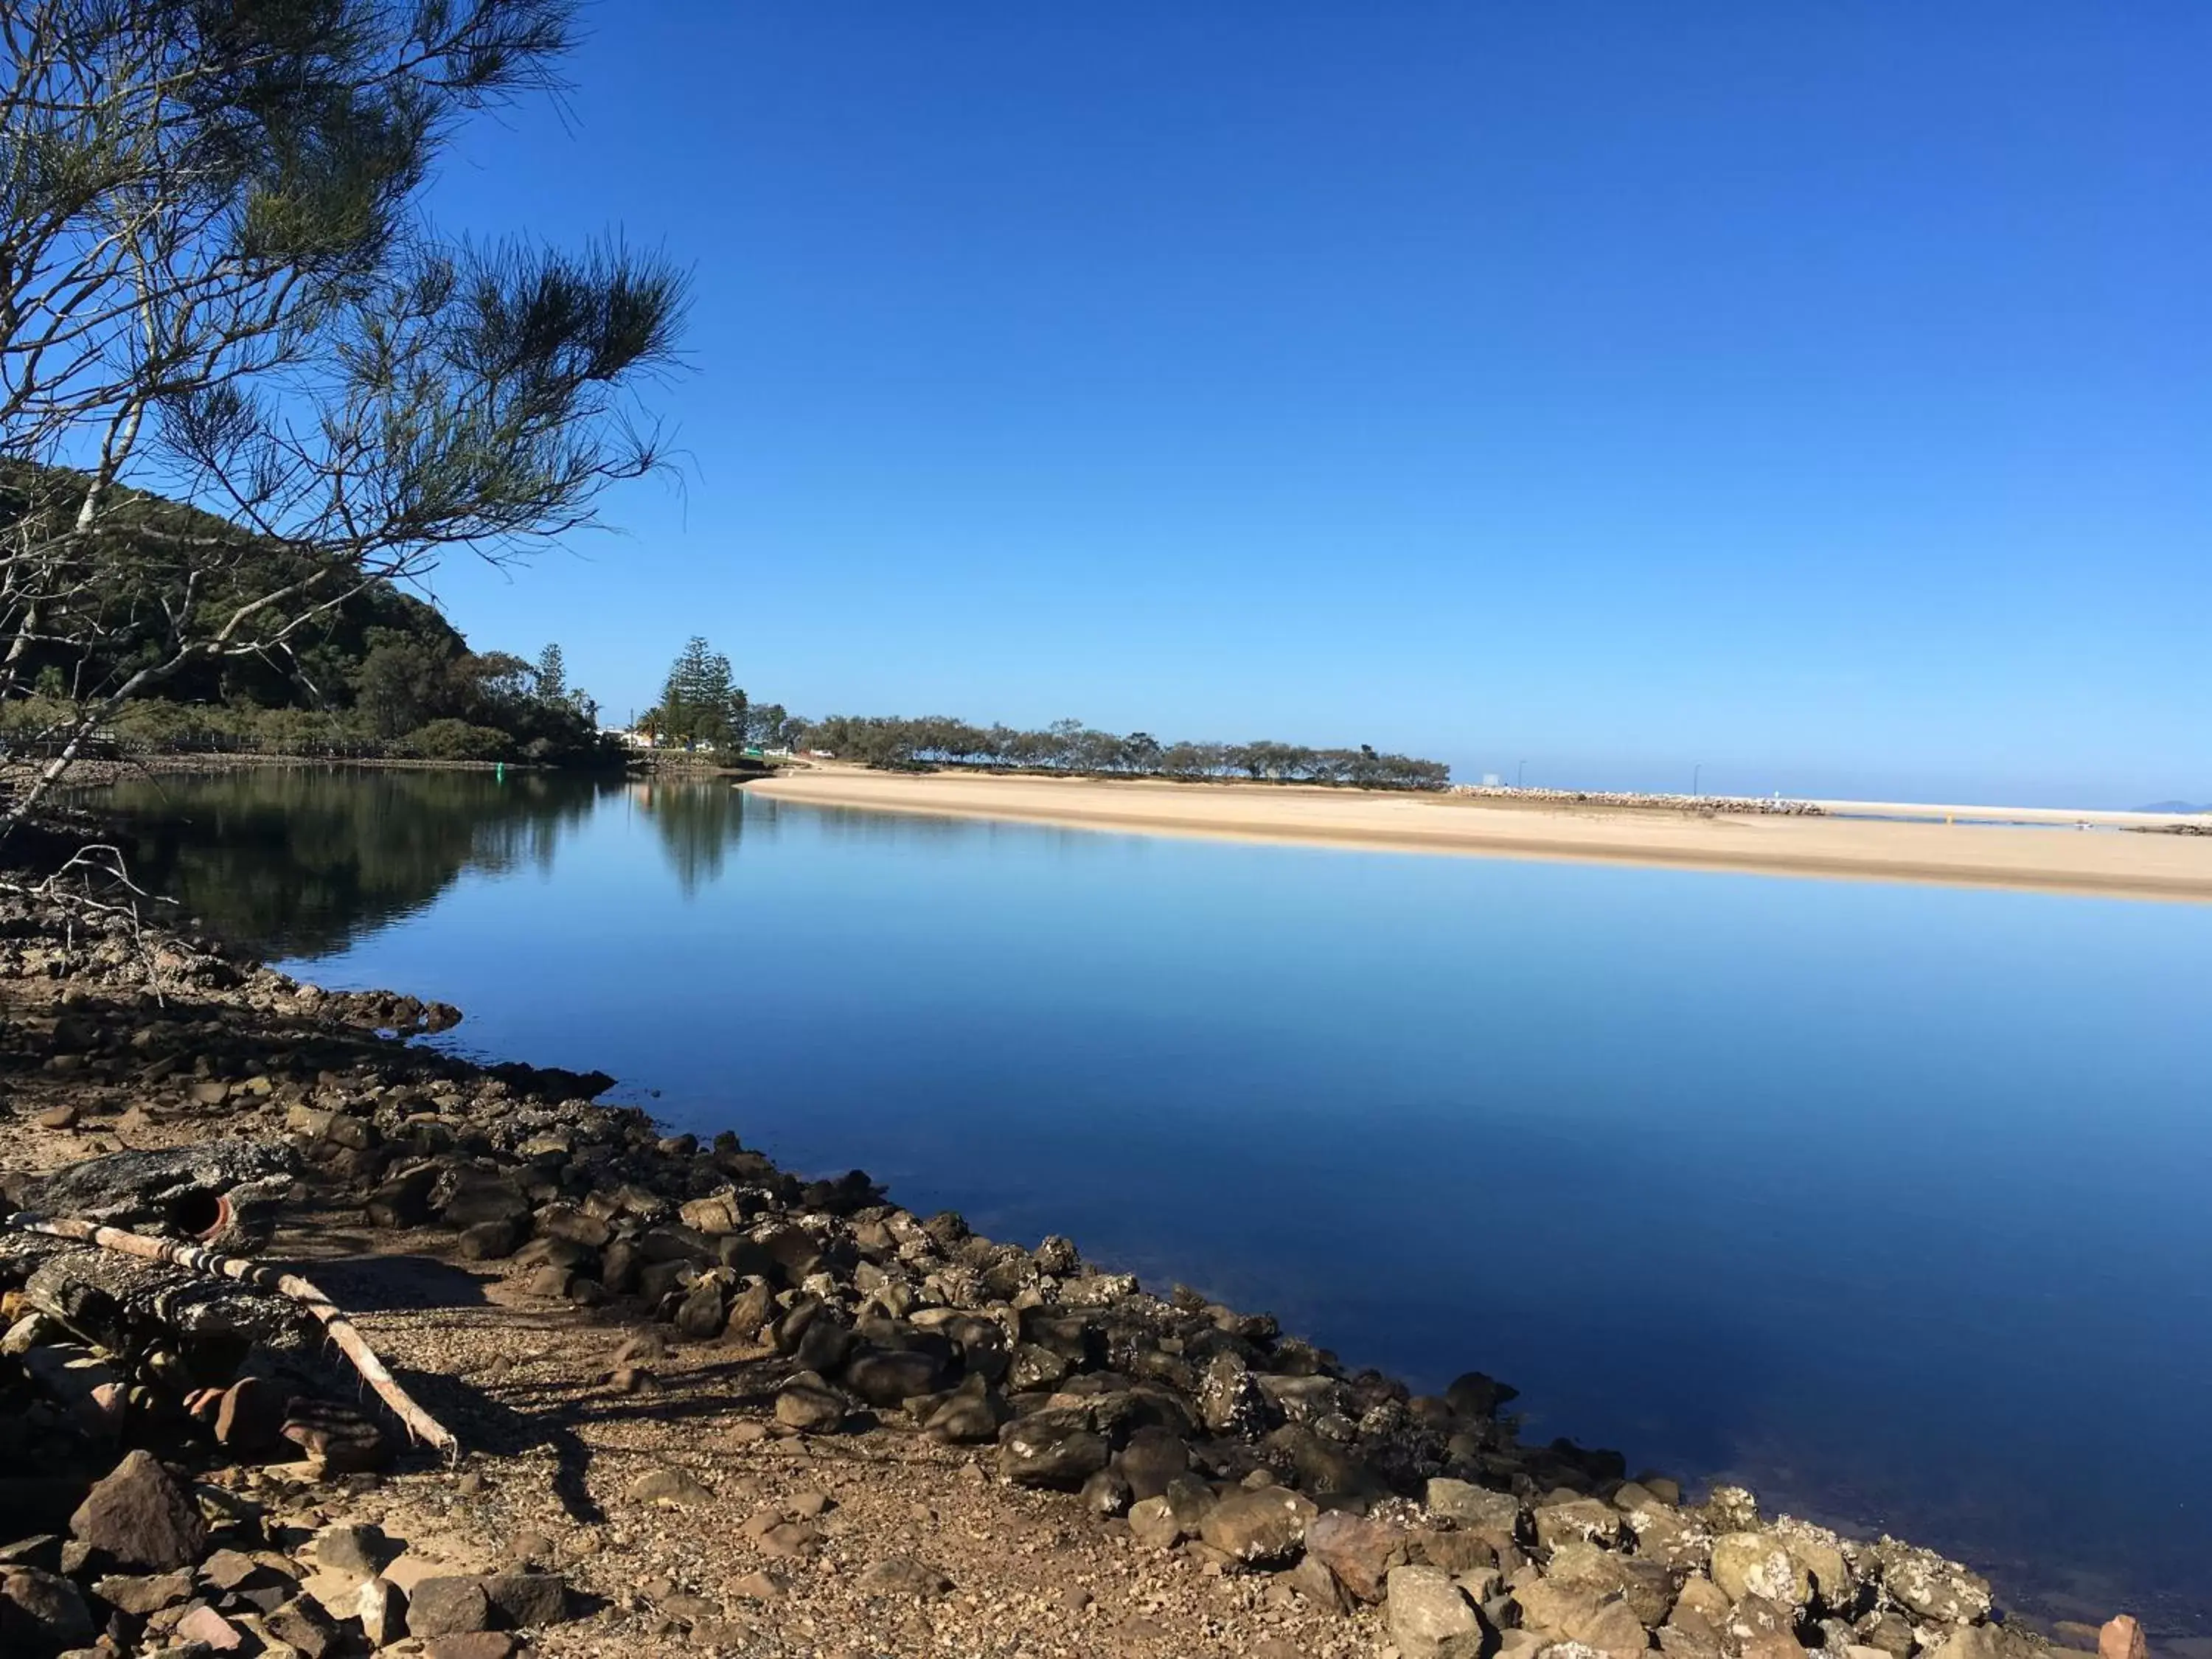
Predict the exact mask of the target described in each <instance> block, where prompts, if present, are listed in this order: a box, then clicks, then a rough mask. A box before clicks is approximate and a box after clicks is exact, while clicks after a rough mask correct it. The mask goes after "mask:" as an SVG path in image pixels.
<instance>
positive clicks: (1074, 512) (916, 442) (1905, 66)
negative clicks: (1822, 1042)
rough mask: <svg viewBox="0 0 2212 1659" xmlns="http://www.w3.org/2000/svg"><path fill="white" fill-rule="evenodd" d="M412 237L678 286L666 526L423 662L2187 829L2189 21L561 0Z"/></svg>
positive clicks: (446, 592) (2210, 779)
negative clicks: (2162, 811)
mask: <svg viewBox="0 0 2212 1659" xmlns="http://www.w3.org/2000/svg"><path fill="white" fill-rule="evenodd" d="M586 22H587V27H588V28H589V29H590V30H591V32H592V38H591V40H589V41H588V43H587V44H586V46H585V48H584V50H583V51H582V52H580V54H579V56H578V57H577V58H576V59H575V60H574V63H573V64H572V66H571V69H572V74H573V78H574V82H575V88H574V92H573V94H572V95H571V96H570V97H569V98H568V100H567V104H566V110H565V116H563V115H562V114H561V113H558V112H555V111H554V110H552V109H550V107H532V108H525V109H520V110H516V111H513V112H509V113H508V114H507V115H506V116H505V117H503V118H501V120H500V121H499V122H498V123H497V124H495V125H478V126H476V127H473V128H471V129H470V130H468V131H467V133H466V135H465V138H464V141H463V142H462V143H461V144H460V146H459V149H458V150H457V152H456V154H455V155H454V156H453V159H452V161H451V162H450V163H449V164H448V166H447V167H446V169H445V171H444V172H443V173H442V174H441V177H440V179H439V180H438V182H437V185H436V186H435V191H434V192H433V197H432V210H433V212H434V214H435V216H436V217H437V219H438V221H439V222H441V225H443V226H444V227H445V228H448V229H452V230H455V231H461V230H465V231H468V232H470V233H471V234H479V235H484V234H509V233H518V234H520V233H526V234H532V235H538V236H542V237H545V238H550V239H553V240H559V241H564V242H573V241H577V240H582V239H583V238H585V237H586V236H589V235H591V234H596V233H599V232H601V231H604V230H607V229H619V230H620V231H622V232H623V234H625V235H626V236H627V237H628V238H629V240H632V241H634V242H639V243H644V244H647V245H655V246H662V247H665V249H666V250H667V251H668V252H670V253H671V255H673V256H674V257H675V258H677V259H678V261H680V262H681V263H683V264H686V265H687V266H689V267H690V268H691V269H692V270H694V272H695V274H696V304H695V308H694V312H693V318H692V328H691V332H690V342H689V344H690V365H691V367H690V372H688V373H687V374H685V375H684V376H683V377H682V378H681V379H680V380H678V382H677V383H675V384H674V385H672V386H670V387H669V388H667V390H666V391H665V392H664V393H662V394H660V395H659V398H658V403H659V406H660V407H661V408H662V409H663V410H665V413H666V414H667V415H668V416H669V417H670V419H671V422H672V425H673V427H674V428H675V430H676V433H677V435H678V443H679V445H680V447H681V449H682V452H683V465H682V475H681V478H680V481H679V483H678V484H677V485H674V486H671V485H665V484H661V483H644V484H640V485H635V486H631V487H629V488H627V489H623V491H621V492H619V493H618V494H617V495H615V496H613V497H611V499H610V501H608V504H607V506H608V513H609V516H610V517H611V519H612V520H615V521H616V522H617V523H618V524H620V525H621V526H623V532H624V533H623V534H622V535H620V536H615V537H598V538H587V539H585V540H582V541H580V542H578V543H577V544H575V546H574V550H573V552H568V553H562V554H556V555H555V556H552V557H550V558H548V559H546V560H544V561H541V562H538V563H537V564H535V565H533V566H532V567H531V568H528V569H526V570H525V571H523V572H521V573H520V574H513V575H512V576H509V575H506V574H498V573H493V572H489V571H487V570H484V569H483V568H476V567H472V566H470V565H467V564H454V565H451V566H448V567H447V569H446V571H445V572H444V573H443V574H441V577H440V579H439V580H438V583H437V591H438V592H439V594H440V596H441V598H442V599H445V600H446V601H447V604H448V605H449V606H450V608H451V610H452V611H453V615H454V617H455V618H456V620H457V621H458V622H459V623H460V624H461V626H462V627H463V628H464V629H465V630H466V631H467V632H468V633H469V635H470V636H471V639H472V641H475V642H476V643H477V644H479V645H480V646H501V647H509V648H516V649H522V650H526V651H531V652H534V651H535V650H536V648H537V647H538V645H540V644H542V643H543V642H544V641H546V640H548V639H558V640H559V641H561V642H562V645H563V646H564V647H565V648H566V651H567V653H568V664H569V668H570V673H571V678H574V679H575V680H577V681H580V682H581V683H582V684H586V685H587V686H588V687H590V688H591V689H592V690H594V691H595V692H597V693H598V694H599V696H600V697H601V699H602V701H603V702H604V703H605V705H606V708H607V709H608V710H609V712H610V713H611V714H613V715H615V716H617V717H618V716H621V715H623V714H627V712H628V711H629V709H630V708H632V707H634V706H641V705H642V704H644V703H646V702H649V701H650V700H651V699H652V697H653V695H654V692H655V690H656V689H657V686H658V683H659V676H660V674H661V672H662V671H663V670H664V669H665V665H666V663H667V660H668V659H669V658H670V657H671V655H672V654H673V653H674V652H675V650H676V648H677V647H678V645H679V644H680V643H681V642H682V640H683V638H684V635H687V634H689V633H691V632H694V631H697V632H702V633H704V634H706V635H708V636H709V637H710V638H711V639H713V640H714V642H715V643H716V644H717V645H718V646H720V647H722V648H723V649H725V650H726V651H727V652H728V653H729V654H730V655H731V656H732V659H734V661H735V662H736V664H737V665H738V670H739V678H741V680H742V681H743V682H744V684H745V685H746V686H747V687H748V689H749V690H751V691H752V692H753V693H754V694H755V695H756V696H760V697H768V698H774V699H775V700H778V701H781V702H784V703H786V704H787V705H789V706H790V707H791V708H794V709H796V710H798V711H800V712H803V713H807V714H826V713H829V712H833V711H836V712H849V713H878V712H893V711H896V712H905V713H946V714H963V715H965V716H967V717H969V718H970V719H976V720H994V719H1001V720H1011V721H1016V722H1036V723H1042V722H1044V721H1047V720H1052V719H1054V718H1057V717H1059V716H1062V715H1068V714H1073V715H1076V716H1079V717H1081V718H1083V719H1085V720H1090V721H1091V722H1093V723H1095V724H1097V725H1102V726H1110V727H1114V728H1115V729H1122V730H1130V729H1138V728H1142V729H1146V730H1149V731H1152V732H1157V733H1158V734H1160V735H1162V736H1171V735H1182V736H1212V737H1223V738H1243V737H1253V736H1261V735H1267V736H1273V737H1280V738H1291V739H1301V740H1305V741H1310V742H1316V743H1328V744H1336V743H1357V742H1370V743H1373V744H1376V745H1377V746H1379V747H1389V748H1398V749H1406V750H1414V751H1418V752H1422V753H1427V754H1433V755H1437V756H1438V757H1442V758H1445V759H1448V760H1449V761H1451V762H1452V763H1454V765H1455V767H1456V769H1458V771H1459V773H1460V775H1462V777H1468V776H1473V775H1479V774H1480V772H1481V771H1483V770H1486V769H1490V770H1498V771H1501V772H1504V773H1506V774H1507V775H1510V774H1511V773H1512V772H1513V771H1514V769H1515V768H1516V765H1517V763H1520V762H1522V761H1523V760H1526V761H1527V762H1528V777H1529V780H1530V781H1532V782H1534V781H1546V782H1562V783H1596V784H1605V783H1614V784H1623V785H1650V786H1672V787H1686V785H1687V784H1688V782H1689V781H1690V775H1691V769H1692V766H1694V765H1700V764H1701V765H1702V766H1703V768H1704V781H1705V786H1706V787H1709V788H1714V787H1718V788H1744V789H1753V790H1765V789H1771V788H1780V789H1784V790H1788V791H1804V792H1812V793H1819V792H1835V793H1860V794H1887V793H1911V794H1917V795H1921V796H1923V797H1924V796H1928V795H1983V796H1986V795H1991V794H1999V795H2010V796H2015V797H2019V798H2024V799H2037V800H2058V801H2067V802H2078V803H2080V804H2084V805H2088V804H2107V805H2130V804H2135V803H2136V802H2138V801H2141V800H2144V799H2153V798H2158V797H2163V796H2169V795H2176V794H2179V795H2185V796H2188V797H2190V798H2191V799H2208V798H2212V694H2208V691H2207V689H2206V687H2207V684H2208V681H2207V676H2206V672H2205V666H2206V665H2205V661H2204V634H2205V627H2206V619H2207V616H2208V600H2212V339H2208V332H2207V329H2206V309H2207V302H2208V296H2212V189H2208V187H2207V185H2206V182H2205V181H2206V179H2207V178H2208V177H2212V105H2208V104H2207V102H2206V100H2205V99H2204V97H2203V76H2202V66H2203V64H2204V63H2205V62H2206V61H2208V58H2212V9H2206V8H2204V7H2203V5H2201V4H2199V3H2195V0H2190V3H2179V0H2139V3H2135V4H2131V5H2129V6H2126V7H2088V6H2083V5H2080V4H2078V3H2072V0H2068V3H2056V0H2002V3H1996V0H1991V3H1974V0H1954V3H1947V4H1945V5H1943V6H1942V7H1919V8H1895V7H1873V6H1861V5H1846V4H1843V3H1805V4H1799V5H1790V6H1775V5H1771V4H1766V3H1761V0H1731V3H1720V0H1673V3H1669V4H1668V5H1665V6H1653V5H1648V4H1644V3H1641V0H1612V3H1578V0H1558V3H1550V4H1547V5H1544V6H1541V7H1533V6H1522V7H1512V6H1469V5H1464V4H1457V3H1449V4H1447V3H1423V0H1396V3H1393V4H1391V5H1389V6H1387V7H1376V6H1366V5H1356V4H1352V3H1350V0H1340V3H1334V4H1328V5H1322V4H1311V3H1304V0H1268V3H1265V4H1261V3H1256V0H1253V3H1228V0H1223V3H1215V4H1208V5H1202V6H1192V5H1189V4H1187V3H1173V0H1119V3H1116V4H1114V5H1112V6H1105V5H1092V6H1087V7H1078V6H1039V5H1036V4H1034V3H1011V0H972V3H965V4H963V5H960V6H957V7H951V8H947V7H918V6H902V5H893V4H889V3H881V0H879V3H875V4H871V5H862V4H855V3H847V0H808V3H805V4H803V5H802V4H796V3H784V4H778V5H767V4H760V3H744V4H728V3H707V0H701V3H651V4H641V5H635V6H625V7H615V6H612V5H606V4H602V5H599V6H597V7H595V8H592V9H590V10H588V11H587V14H586Z"/></svg>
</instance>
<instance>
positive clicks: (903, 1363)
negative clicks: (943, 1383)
mask: <svg viewBox="0 0 2212 1659" xmlns="http://www.w3.org/2000/svg"><path fill="white" fill-rule="evenodd" d="M942 1375H943V1373H942V1370H941V1369H940V1367H939V1362H938V1358H937V1356H936V1355H934V1354H932V1353H925V1352H919V1351H916V1350H912V1349H905V1350H900V1349H894V1350H890V1351H888V1352H882V1351H874V1352H863V1353H860V1354H857V1355H855V1356H854V1358H852V1359H850V1360H848V1361H847V1362H846V1365H845V1386H846V1387H847V1388H848V1389H851V1390H852V1391H853V1392H854V1394H857V1395H860V1398H861V1399H863V1400H865V1401H867V1402H868V1403H869V1404H870V1405H872V1406H896V1405H898V1404H900V1403H901V1402H902V1401H908V1400H913V1399H915V1398H917V1397H919V1396H921V1395H927V1394H930V1393H932V1392H933V1391H934V1390H935V1389H936V1388H937V1385H938V1383H939V1379H940V1377H941V1376H942Z"/></svg>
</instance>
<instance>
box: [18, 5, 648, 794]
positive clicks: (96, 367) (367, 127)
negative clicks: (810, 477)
mask: <svg viewBox="0 0 2212 1659" xmlns="http://www.w3.org/2000/svg"><path fill="white" fill-rule="evenodd" d="M570 21H571V9H570V6H569V4H568V0H460V3H453V0H255V3H252V4H251V5H245V4H234V3H212V4H211V3H208V0H21V3H15V4H10V5H9V6H8V7H7V8H6V11H5V27H4V29H0V77H4V80H0V708H4V706H5V705H6V704H7V703H8V702H10V701H11V700H15V699H18V698H21V697H24V696H29V695H31V694H32V693H33V691H34V690H36V689H38V688H39V687H40V684H41V683H42V682H44V683H46V686H47V688H48V689H52V675H51V674H50V673H49V671H50V670H58V671H59V674H60V677H61V678H62V680H63V682H64V689H65V690H66V691H67V693H68V695H69V696H70V700H71V702H72V703H73V704H74V706H75V714H74V715H73V717H72V724H71V726H70V729H69V730H68V731H67V732H64V733H63V734H61V736H60V738H59V740H58V742H56V743H54V744H51V745H50V747H51V748H52V750H53V753H54V757H53V761H52V764H51V765H50V766H49V767H48V768H47V769H46V774H45V776H44V778H43V780H42V783H44V782H51V781H52V779H53V778H55V777H58V775H59V773H60V771H61V769H63V768H64V766H65V765H66V764H67V763H68V761H69V759H70V757H72V756H73V755H74V754H75V753H76V752H77V750H78V749H79V748H80V747H81V746H82V744H83V742H84V741H85V740H86V739H87V738H88V737H89V736H90V734H92V733H93V732H95V731H97V730H99V729H100V728H101V727H102V726H104V725H105V724H106V723H107V722H109V721H111V720H113V719H114V717H115V716H116V715H117V714H118V712H119V711H120V710H121V709H122V708H123V707H124V706H125V705H126V704H127V703H128V702H131V700H133V699H136V698H139V697H143V696H149V695H154V694H156V693H159V692H162V691H165V690H175V689H178V688H182V687H188V686H189V687H195V688H197V691H198V693H199V694H200V695H209V694H210V681H212V683H213V684H214V686H215V687H216V694H217V695H228V692H229V690H231V689H232V684H233V683H232V679H231V677H232V676H233V675H234V672H236V671H239V665H242V664H247V663H254V664H258V665H261V666H262V669H263V670H264V671H266V672H268V673H270V674H271V675H278V676H284V677H300V678H305V679H307V680H308V681H310V682H313V681H314V680H315V678H316V673H317V668H318V664H317V661H316V659H315V655H314V653H315V651H316V649H317V648H318V647H319V644H321V643H322V642H324V641H325V639H326V638H327V632H328V630H329V629H331V627H333V626H335V625H337V624H338V623H343V625H345V626H349V627H357V628H360V629H362V630H364V631H365V630H366V629H369V628H373V627H377V626H388V625H389V623H390V620H391V619H390V617H389V616H388V615H386V616H383V617H375V616H364V615H362V606H361V605H360V601H362V599H363V597H364V596H369V595H375V596H378V597H377V598H376V599H375V601H374V604H373V605H370V606H369V607H368V608H369V610H370V611H374V610H375V609H376V608H377V607H378V606H382V607H384V608H386V610H387V611H388V609H389V607H390V606H391V605H392V604H393V603H394V602H395V601H396V600H397V599H398V591H397V586H396V585H398V584H402V583H404V582H405V581H407V580H410V579H413V578H417V577H420V576H422V574H425V573H427V572H428V570H430V569H431V568H434V567H435V565H436V563H437V562H439V560H440V559H441V557H442V556H445V555H447V553H449V552H452V551H453V550H467V551H470V552H473V553H476V554H478V555H481V556H485V557H488V558H492V559H510V558H515V557H520V556H524V555H526V554H527V553H528V552H530V551H532V550H534V549H536V548H538V547H540V546H543V545H544V544H546V542H547V541H548V540H549V539H550V538H555V537H558V536H561V535H563V534H565V533H567V532H572V531H574V530H576V529H579V528H580V527H583V526H588V525H591V524H592V523H594V522H596V513H597V502H598V501H599V496H600V495H601V493H602V491H603V490H604V489H605V487H606V486H607V485H608V484H609V483H612V482H615V481H617V480H619V479H623V478H630V477H637V476H640V475H641V474H642V473H645V472H647V471H651V470H652V469H653V467H654V466H656V465H658V462H659V451H658V445H657V441H656V435H655V432H654V429H653V422H651V420H650V418H649V417H647V416H646V415H645V414H644V412H643V411H642V410H641V408H640V407H639V405H638V403H637V401H636V398H637V393H638V392H639V390H640V388H641V384H642V383H643V382H644V381H646V380H649V379H650V378H651V377H652V376H653V374H655V373H656V372H658V371H659V370H661V369H664V368H667V367H669V366H670V365H671V364H672V363H673V362H674V352H675V343H676V337H677V332H678V325H679V322H680V318H681V313H682V310H683V304H684V280H683V278H682V277H681V276H678V274H677V273H676V272H675V271H674V270H672V269H671V268H670V267H669V266H668V264H666V262H665V261H664V260H662V259H659V258H654V257H643V256H640V255H637V254H635V253H633V252H629V251H628V250H626V249H624V248H623V247H622V246H618V245H616V244H613V243H606V244H602V245H599V246H593V247H590V248H586V249H584V250H581V251H562V250H557V249H550V248H541V247H537V246H480V245H475V244H471V243H467V242H463V241H457V240H451V239H446V238H441V237H440V236H439V235H438V234H436V233H435V231H434V230H433V229H432V228H430V227H429V226H428V223H427V222H426V221H425V219H424V217H423V216H422V213H421V210H420V201H419V198H420V195H421V192H422V185H423V183H424V181H425V179H427V178H428V174H429V172H430V170H431V167H432V166H433V164H434V163H435V161H436V159H437V157H438V156H439V155H440V153H441V150H442V149H444V147H445V146H446V145H447V143H449V142H450V140H451V138H452V136H453V132H454V131H455V130H456V128H457V126H458V125H459V122H460V121H461V120H463V119H464V118H466V117H468V116H470V115H471V114H472V113H474V112H479V111H482V110H483V109H485V108H486V107H488V106H495V105H496V104H498V103H500V102H501V101H502V100H507V99H511V98H513V97H515V96H517V95H520V94H529V93H538V92H544V91H547V90H549V89H551V88H554V87H556V85H557V65H558V63H559V61H560V58H561V57H562V54H563V52H565V51H566V49H567V47H568V43H569V38H570ZM163 497H167V498H172V499H168V500H164V499H162V498H163ZM178 502H188V503H191V504H192V505H191V506H189V507H185V506H179V505H177V504H176V503H178ZM349 608H350V610H349ZM37 793H38V792H37V791H36V790H33V791H32V792H29V793H27V794H25V795H24V796H22V797H21V798H19V799H18V800H17V801H16V802H15V805H14V806H13V807H11V808H10V809H9V815H8V821H9V822H10V823H12V822H14V821H15V819H16V818H19V817H21V814H22V813H23V812H25V811H27V810H28V809H29V807H30V806H31V805H32V804H33V801H34V800H35V799H36V794H37Z"/></svg>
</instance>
